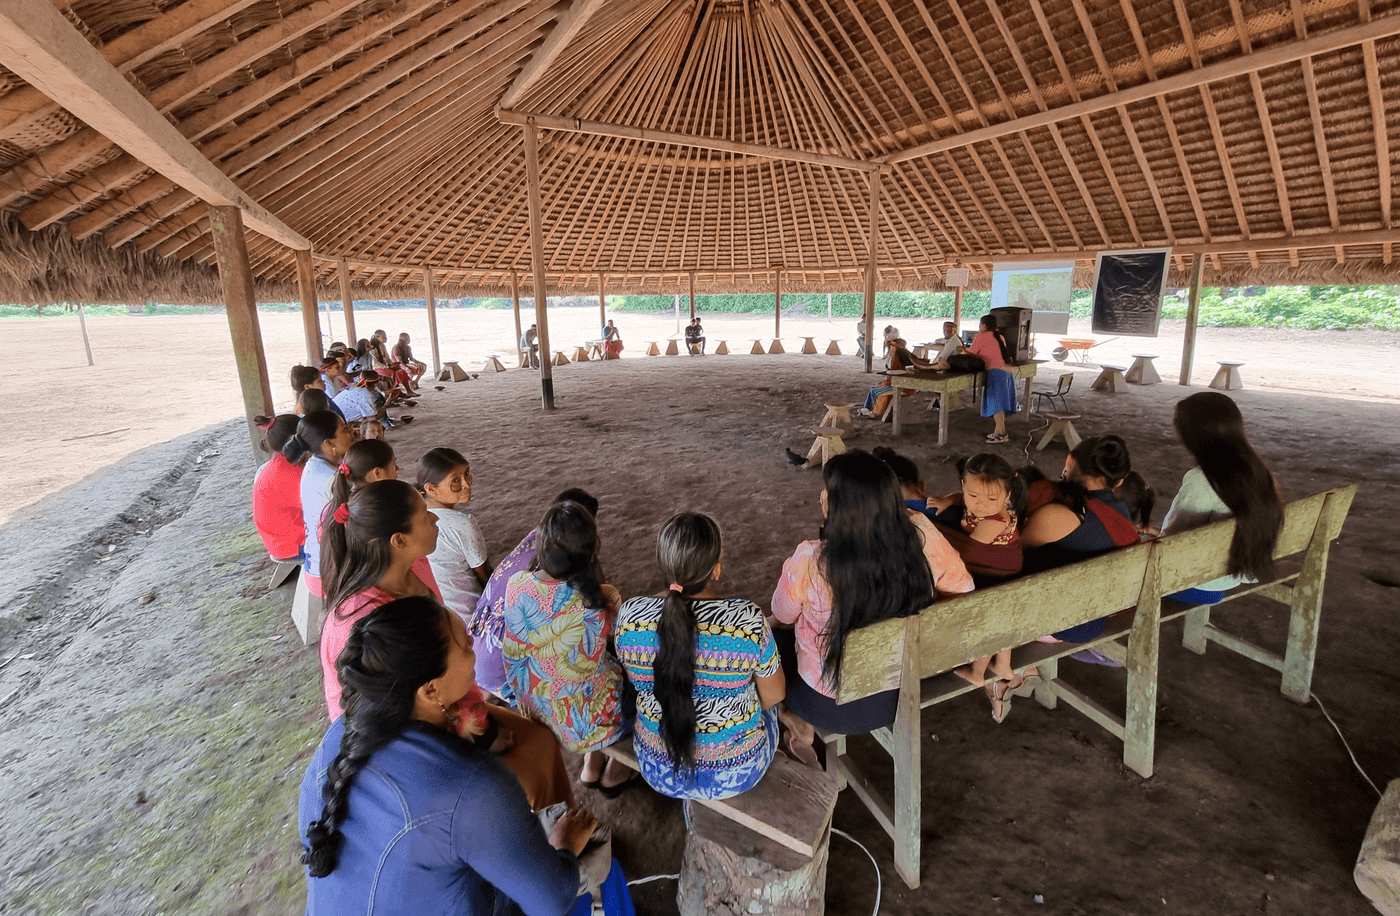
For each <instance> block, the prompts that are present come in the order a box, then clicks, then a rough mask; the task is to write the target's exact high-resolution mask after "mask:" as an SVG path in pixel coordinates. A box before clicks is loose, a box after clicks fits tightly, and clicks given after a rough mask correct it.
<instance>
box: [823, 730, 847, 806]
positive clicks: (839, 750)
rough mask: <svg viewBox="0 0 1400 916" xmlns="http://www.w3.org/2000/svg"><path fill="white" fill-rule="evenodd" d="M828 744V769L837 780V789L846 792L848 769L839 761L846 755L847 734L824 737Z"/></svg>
mask: <svg viewBox="0 0 1400 916" xmlns="http://www.w3.org/2000/svg"><path fill="white" fill-rule="evenodd" d="M823 742H824V743H825V744H826V771H827V772H828V773H830V774H831V777H832V778H833V779H835V780H836V791H838V792H844V791H845V789H846V771H845V770H843V769H842V768H841V767H840V765H839V764H838V763H837V761H838V760H840V759H841V758H842V757H844V756H846V736H845V735H829V736H827V737H826V738H824V739H823Z"/></svg>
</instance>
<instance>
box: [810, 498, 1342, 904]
mask: <svg viewBox="0 0 1400 916" xmlns="http://www.w3.org/2000/svg"><path fill="white" fill-rule="evenodd" d="M1355 495H1356V485H1355V484H1351V485H1349V486H1345V487H1339V488H1336V489H1333V490H1328V491H1325V492H1322V493H1317V494H1314V495H1312V496H1308V497H1304V498H1303V499H1299V500H1295V501H1293V502H1291V503H1289V504H1288V505H1287V506H1286V507H1285V509H1284V523H1283V528H1282V530H1281V532H1280V534H1279V539H1278V545H1277V547H1276V549H1275V551H1274V556H1275V560H1283V559H1284V558H1287V557H1292V556H1294V555H1296V554H1300V553H1301V554H1302V555H1303V556H1302V558H1301V563H1297V562H1294V563H1286V562H1283V563H1278V565H1277V572H1276V575H1275V577H1274V578H1273V579H1271V580H1269V581H1267V582H1260V583H1256V584H1247V585H1241V586H1239V587H1238V588H1236V589H1234V590H1232V591H1230V592H1228V593H1227V594H1226V597H1225V600H1227V601H1228V600H1232V599H1234V598H1238V597H1241V596H1243V595H1261V596H1264V597H1267V598H1270V599H1273V600H1275V601H1279V602H1281V603H1283V604H1286V605H1288V607H1289V611H1290V613H1289V626H1288V637H1287V648H1286V650H1285V652H1284V655H1283V656H1282V657H1279V656H1278V655H1275V654H1273V653H1270V652H1268V651H1266V650H1265V649H1263V648H1260V647H1258V646H1255V645H1253V644H1251V643H1249V642H1246V641H1245V640H1243V639H1240V638H1239V637H1237V636H1233V635H1230V634H1228V633H1226V632H1225V631H1223V630H1221V629H1219V628H1218V627H1217V626H1215V625H1214V624H1212V623H1211V622H1210V614H1211V610H1212V607H1206V606H1191V605H1187V604H1183V603H1181V602H1178V601H1174V600H1172V599H1170V598H1169V597H1167V596H1169V595H1171V594H1173V593H1176V592H1180V591H1182V590H1184V589H1187V588H1191V587H1193V586H1196V585H1199V584H1200V583H1202V582H1208V581H1210V580H1211V579H1215V578H1218V577H1220V576H1223V575H1225V573H1226V568H1225V567H1226V562H1227V557H1228V554H1229V545H1230V540H1231V538H1232V536H1233V534H1234V529H1235V522H1234V520H1233V519H1226V520H1224V521H1220V522H1215V523H1213V524H1211V525H1207V526H1205V527H1202V528H1198V529H1195V530H1193V531H1186V532H1182V533H1180V534H1174V535H1171V536H1169V537H1165V538H1162V539H1160V540H1157V541H1152V542H1147V543H1143V544H1138V545H1135V546H1133V547H1128V548H1124V549H1122V550H1117V551H1114V552H1112V553H1109V554H1105V555H1102V556H1098V557H1095V558H1093V559H1090V560H1085V561H1083V562H1080V563H1075V564H1072V565H1070V566H1064V567H1060V568H1058V569H1053V570H1049V571H1047V572H1042V573H1039V574H1036V575H1033V576H1028V577H1026V578H1024V579H1017V580H1014V581H1011V582H1007V583H1005V584H1002V585H998V586H995V587H993V588H989V589H984V590H980V591H976V592H970V593H968V594H966V595H961V596H959V597H957V598H954V599H951V600H948V601H942V602H939V603H938V604H934V605H932V606H930V607H928V608H925V609H924V610H923V611H922V612H920V613H919V614H918V615H916V616H913V617H908V618H904V619H902V620H887V621H884V622H883V623H878V624H875V625H873V626H870V627H865V628H863V629H861V630H858V631H856V632H854V633H852V634H850V636H849V637H848V638H847V641H846V648H845V655H844V657H843V659H842V664H841V685H840V690H839V693H838V698H837V699H838V702H841V703H848V702H851V701H853V700H858V699H861V698H862V697H867V696H871V695H873V694H877V693H881V692H884V691H886V690H891V689H898V690H899V703H898V713H897V715H896V717H895V721H894V724H893V725H892V726H891V727H889V728H882V729H879V730H877V731H875V732H872V733H871V735H872V737H873V738H874V739H875V740H876V741H877V742H878V743H879V744H880V745H881V746H882V747H883V748H884V749H885V750H886V751H887V752H889V754H890V755H891V757H893V758H894V803H893V804H892V805H891V804H890V803H889V802H888V801H886V800H885V798H884V797H883V796H882V795H881V794H880V792H879V791H878V790H877V789H876V788H875V787H874V785H873V784H872V783H871V781H870V780H869V779H868V778H866V777H865V775H864V774H863V773H861V772H860V771H859V770H858V769H857V768H856V767H855V766H854V765H853V764H852V763H851V761H850V759H849V758H848V757H847V756H846V742H847V738H846V736H844V735H823V736H822V738H823V740H824V741H825V742H826V744H827V767H828V769H830V770H832V771H833V772H834V774H835V775H836V777H837V780H838V783H840V784H841V785H842V787H843V788H844V787H845V786H846V785H849V786H850V788H851V789H852V790H853V791H854V792H855V794H856V795H857V796H858V797H859V798H860V799H861V801H862V802H864V803H865V805H866V807H867V808H869V809H870V812H871V813H872V814H873V815H874V816H875V818H876V820H877V821H879V822H880V824H881V825H882V826H883V827H884V828H885V830H886V831H887V832H888V833H889V834H890V836H891V838H892V839H893V840H894V858H895V869H896V871H898V872H899V874H900V877H902V878H903V879H904V881H905V883H906V884H908V885H909V886H910V887H917V886H918V885H919V853H920V829H921V810H922V803H921V798H920V779H921V763H920V736H921V735H922V734H923V730H922V726H921V724H920V715H921V710H922V709H923V707H926V706H932V705H935V704H937V703H942V702H944V701H945V700H949V699H952V698H953V697H956V696H959V695H961V694H964V693H967V692H968V691H971V690H976V689H978V688H977V687H976V686H974V685H972V684H969V683H968V682H967V681H966V680H964V679H963V678H961V677H959V676H957V675H956V674H953V673H952V672H953V669H954V668H958V667H961V666H963V665H967V664H969V663H971V662H972V661H974V660H975V659H978V658H983V657H985V656H988V655H992V654H994V653H996V652H999V651H1001V650H1002V649H1008V648H1009V649H1011V650H1012V655H1011V659H1012V666H1013V667H1014V668H1015V669H1016V670H1017V671H1024V670H1025V669H1027V668H1029V667H1031V666H1037V667H1038V669H1039V673H1040V675H1041V677H1042V678H1043V681H1042V683H1041V684H1040V685H1039V686H1038V687H1037V688H1036V692H1035V698H1036V700H1037V701H1038V702H1039V703H1040V704H1041V705H1043V706H1045V707H1047V708H1050V709H1053V708H1055V707H1056V706H1057V705H1058V703H1059V701H1061V700H1063V701H1064V702H1065V704H1066V705H1068V706H1070V707H1072V708H1074V709H1076V710H1078V711H1079V712H1082V713H1084V714H1085V715H1086V716H1088V717H1089V718H1090V719H1092V720H1093V721H1094V722H1096V723H1097V724H1099V725H1101V726H1103V727H1104V728H1105V729H1107V730H1108V731H1109V732H1111V733H1112V734H1113V735H1114V736H1115V737H1117V738H1119V739H1121V740H1122V741H1123V762H1124V763H1125V764H1127V766H1128V767H1130V768H1131V769H1132V770H1133V771H1135V772H1137V773H1138V774H1140V775H1141V776H1143V777H1148V776H1151V775H1152V760H1153V745H1154V740H1155V730H1156V717H1157V709H1156V707H1157V662H1158V644H1159V639H1160V632H1161V624H1162V622H1163V621H1166V620H1171V619H1174V618H1176V617H1185V618H1186V626H1185V636H1184V638H1183V643H1184V644H1185V646H1186V647H1187V648H1188V649H1191V650H1192V651H1195V652H1204V651H1205V647H1206V644H1207V643H1208V642H1215V643H1217V644H1218V645H1220V646H1223V647H1225V648H1227V649H1230V650H1232V651H1235V652H1238V653H1240V654H1242V655H1244V656H1245V657H1247V658H1251V659H1253V660H1255V661H1258V662H1261V663H1263V664H1265V665H1268V666H1269V667H1271V668H1274V669H1275V670H1277V671H1279V672H1281V673H1282V686H1281V692H1282V693H1283V695H1284V696H1286V697H1288V698H1289V699H1292V700H1295V701H1297V702H1299V703H1306V702H1308V700H1309V697H1310V696H1311V684H1312V671H1313V661H1314V657H1315V653H1316V649H1317V630H1318V618H1319V615H1320V612H1321V609H1322V590H1323V584H1324V580H1325V578H1326V572H1327V557H1328V552H1329V549H1330V546H1331V543H1332V541H1333V540H1335V539H1336V537H1337V535H1338V534H1339V533H1340V531H1341V527H1342V522H1343V520H1344V519H1345V518H1346V514H1347V512H1348V510H1349V509H1350V508H1351V502H1352V499H1353V498H1354V497H1355ZM1120 612H1124V613H1120ZM1109 616H1112V619H1111V620H1110V621H1109V622H1108V625H1107V626H1106V628H1105V630H1104V632H1103V634H1102V635H1101V636H1099V637H1098V638H1097V639H1095V640H1092V641H1090V642H1086V643H1042V642H1037V641H1036V639H1037V638H1038V637H1041V636H1044V635H1046V634H1048V633H1052V632H1058V631H1060V630H1064V629H1067V628H1069V627H1072V626H1076V625H1078V624H1081V623H1087V622H1089V621H1091V620H1098V619H1100V618H1103V617H1109ZM1124 637H1126V639H1127V643H1126V645H1124V644H1123V643H1122V642H1121V640H1122V639H1123V638H1124ZM1084 648H1098V649H1099V651H1101V652H1103V653H1104V654H1106V655H1108V656H1109V657H1111V658H1114V659H1115V660H1117V661H1119V662H1120V663H1121V664H1122V665H1123V666H1124V668H1125V669H1126V675H1127V685H1126V703H1125V713H1124V715H1123V716H1122V717H1119V716H1118V715H1116V714H1115V713H1113V712H1111V711H1109V710H1108V709H1106V708H1104V707H1103V706H1102V705H1100V704H1099V703H1098V702H1096V701H1095V700H1093V699H1091V698H1090V697H1088V696H1086V695H1084V694H1083V693H1081V692H1080V691H1078V690H1076V689H1074V688H1073V687H1071V686H1070V685H1069V684H1067V683H1065V682H1064V680H1063V679H1061V678H1060V677H1059V665H1058V661H1059V659H1060V658H1061V657H1063V656H1065V655H1070V654H1073V653H1075V652H1078V651H1080V650H1081V649H1084Z"/></svg>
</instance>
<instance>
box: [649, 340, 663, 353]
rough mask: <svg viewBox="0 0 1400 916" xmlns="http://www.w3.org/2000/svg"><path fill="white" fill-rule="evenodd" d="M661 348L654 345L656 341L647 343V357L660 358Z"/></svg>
mask: <svg viewBox="0 0 1400 916" xmlns="http://www.w3.org/2000/svg"><path fill="white" fill-rule="evenodd" d="M660 355H661V348H660V347H658V346H657V345H656V341H654V340H648V341H647V356H660Z"/></svg>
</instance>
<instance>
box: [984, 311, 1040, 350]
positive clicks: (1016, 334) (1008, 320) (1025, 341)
mask: <svg viewBox="0 0 1400 916" xmlns="http://www.w3.org/2000/svg"><path fill="white" fill-rule="evenodd" d="M1031 314H1032V312H1031V310H1030V309H1023V308H1017V307H1016V306H1014V305H1006V306H1002V307H1001V308H995V309H992V315H993V316H994V317H995V318H996V320H997V329H998V330H1000V331H1001V336H1003V337H1005V338H1006V346H1007V348H1008V349H1010V350H1011V358H1012V360H1013V361H1015V362H1018V363H1019V362H1023V361H1025V360H1028V359H1030V358H1031Z"/></svg>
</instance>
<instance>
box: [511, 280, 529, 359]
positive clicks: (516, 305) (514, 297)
mask: <svg viewBox="0 0 1400 916" xmlns="http://www.w3.org/2000/svg"><path fill="white" fill-rule="evenodd" d="M510 307H511V311H513V312H515V346H516V348H517V349H519V347H520V338H521V337H523V336H525V329H524V328H522V327H521V326H520V271H518V270H512V271H511V272H510Z"/></svg>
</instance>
